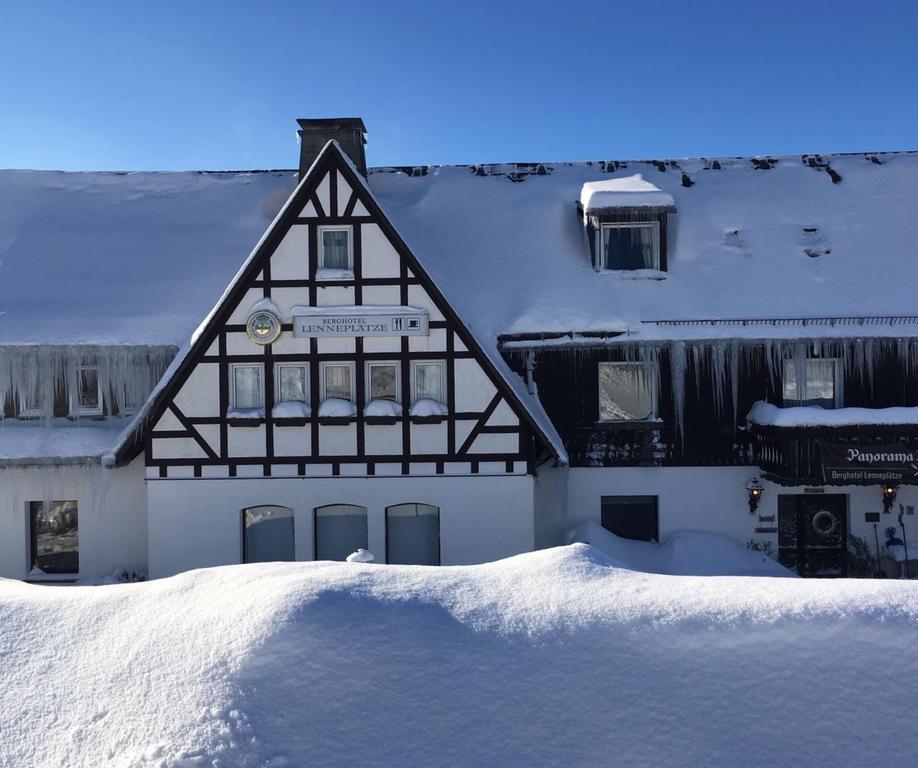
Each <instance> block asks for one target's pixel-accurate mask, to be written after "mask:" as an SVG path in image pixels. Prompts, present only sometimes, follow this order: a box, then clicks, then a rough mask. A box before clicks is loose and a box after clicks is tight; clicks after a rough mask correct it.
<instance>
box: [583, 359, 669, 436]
mask: <svg viewBox="0 0 918 768" xmlns="http://www.w3.org/2000/svg"><path fill="white" fill-rule="evenodd" d="M604 365H614V366H629V367H633V368H644V367H646V368H647V371H648V375H649V376H650V414H649V415H648V416H645V417H644V418H643V419H604V418H603V417H602V374H601V373H600V371H601V370H602V367H603V366H604ZM596 372H597V376H596V412H597V416H598V417H599V418H598V419H597V422H598V423H599V424H640V423H642V422H645V421H656V420H657V419H659V415H658V414H659V403H658V401H657V394H658V393H657V375H656V374H657V371H656V366H655V365H654V364H653V363H642V362H637V361H632V360H600V361H599V363H598V364H597V367H596Z"/></svg>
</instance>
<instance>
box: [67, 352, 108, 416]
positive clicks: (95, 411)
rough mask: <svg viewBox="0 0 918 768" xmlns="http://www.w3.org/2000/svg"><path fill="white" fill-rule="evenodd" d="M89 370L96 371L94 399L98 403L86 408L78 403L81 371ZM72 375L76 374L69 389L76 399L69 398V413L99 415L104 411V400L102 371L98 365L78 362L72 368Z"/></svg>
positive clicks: (74, 414)
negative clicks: (71, 387)
mask: <svg viewBox="0 0 918 768" xmlns="http://www.w3.org/2000/svg"><path fill="white" fill-rule="evenodd" d="M91 370H95V372H96V390H97V392H96V396H97V397H96V399H97V400H98V405H96V406H93V407H91V408H88V407H84V406H82V405H80V400H81V398H80V381H81V379H82V376H81V374H82V372H83V371H91ZM74 375H75V376H76V380H75V381H74V384H73V389H72V390H71V391H72V392H73V397H75V398H76V400H75V401H74V400H71V402H70V415H71V416H101V415H102V414H103V413H104V411H105V402H104V401H103V399H102V372H101V370H100V369H99V366H98V365H97V364H95V363H80V364H78V365H77V366H76V367H75V368H74Z"/></svg>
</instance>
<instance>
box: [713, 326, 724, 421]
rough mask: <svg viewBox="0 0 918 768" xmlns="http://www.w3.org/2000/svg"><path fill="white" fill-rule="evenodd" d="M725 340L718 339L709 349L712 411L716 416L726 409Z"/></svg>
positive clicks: (719, 415)
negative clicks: (712, 398)
mask: <svg viewBox="0 0 918 768" xmlns="http://www.w3.org/2000/svg"><path fill="white" fill-rule="evenodd" d="M726 379H727V342H726V341H725V340H724V339H718V340H716V341H715V342H714V346H713V347H712V349H711V380H712V383H713V385H714V411H715V413H716V414H717V416H718V418H720V417H721V416H723V414H724V412H725V411H726V408H725V407H724V406H725V399H726V397H725V393H726Z"/></svg>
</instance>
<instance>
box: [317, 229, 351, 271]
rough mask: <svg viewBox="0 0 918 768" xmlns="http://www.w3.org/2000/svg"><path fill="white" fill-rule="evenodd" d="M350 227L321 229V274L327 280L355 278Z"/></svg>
mask: <svg viewBox="0 0 918 768" xmlns="http://www.w3.org/2000/svg"><path fill="white" fill-rule="evenodd" d="M353 269H354V252H353V246H352V244H351V228H350V227H319V274H318V277H320V278H325V279H334V278H338V279H340V278H348V277H353V276H354V274H353Z"/></svg>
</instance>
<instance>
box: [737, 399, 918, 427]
mask: <svg viewBox="0 0 918 768" xmlns="http://www.w3.org/2000/svg"><path fill="white" fill-rule="evenodd" d="M746 420H747V421H748V422H749V423H750V424H756V425H758V426H762V427H786V428H793V427H854V426H898V425H901V424H905V425H918V407H895V408H835V409H826V408H822V407H820V406H818V405H814V406H795V407H792V408H779V407H778V406H777V405H772V404H771V403H766V402H763V401H761V400H760V401H759V402H757V403H756V404H755V405H753V406H752V409H751V410H750V411H749V413H748V415H747V416H746Z"/></svg>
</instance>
